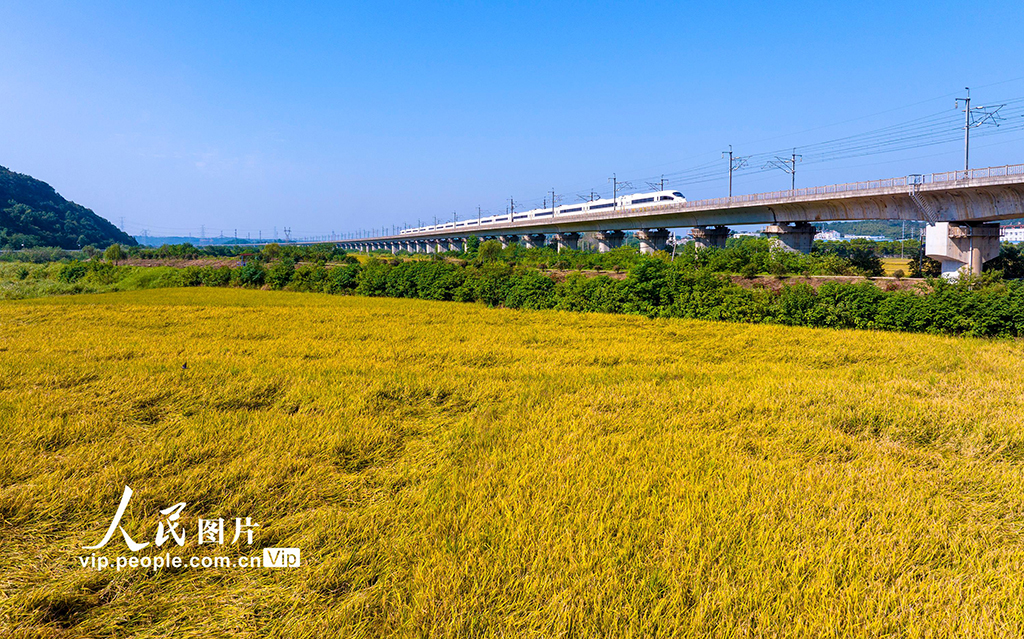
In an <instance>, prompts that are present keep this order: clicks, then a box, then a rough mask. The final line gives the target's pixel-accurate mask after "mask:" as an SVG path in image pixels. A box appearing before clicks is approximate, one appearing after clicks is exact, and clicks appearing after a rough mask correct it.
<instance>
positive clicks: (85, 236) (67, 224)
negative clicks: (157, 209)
mask: <svg viewBox="0 0 1024 639" xmlns="http://www.w3.org/2000/svg"><path fill="white" fill-rule="evenodd" d="M115 242H119V243H121V244H124V245H129V246H133V245H135V244H136V242H135V239H134V238H132V237H131V236H130V235H128V234H127V233H125V232H123V231H121V230H120V229H118V228H117V227H116V226H114V225H113V224H111V223H110V222H108V221H107V220H105V219H103V218H102V217H100V216H98V215H96V214H95V213H93V212H92V211H91V210H89V209H87V208H85V207H84V206H81V205H80V204H75V203H74V202H69V201H68V200H65V199H64V198H62V197H61V196H60V194H58V193H57V192H56V191H54V190H53V187H52V186H50V185H49V184H47V183H46V182H41V181H39V180H37V179H35V178H33V177H30V176H28V175H22V174H21V173H15V172H14V171H11V170H9V169H7V168H5V167H2V166H0V248H3V249H19V248H22V247H23V246H24V247H25V248H29V247H34V246H59V247H61V248H64V249H77V248H81V247H83V246H86V245H87V244H92V245H93V246H96V247H100V248H102V247H105V246H108V245H110V244H113V243H115Z"/></svg>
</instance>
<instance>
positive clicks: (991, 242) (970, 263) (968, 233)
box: [924, 222, 999, 279]
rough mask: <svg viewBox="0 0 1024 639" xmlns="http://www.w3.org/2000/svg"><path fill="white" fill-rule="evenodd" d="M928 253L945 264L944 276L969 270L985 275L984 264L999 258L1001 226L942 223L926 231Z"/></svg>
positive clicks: (951, 277) (950, 277) (974, 273)
mask: <svg viewBox="0 0 1024 639" xmlns="http://www.w3.org/2000/svg"><path fill="white" fill-rule="evenodd" d="M924 233H925V236H924V237H925V245H924V246H925V249H924V253H925V255H927V256H928V257H930V258H932V259H933V260H938V261H939V262H941V263H942V277H944V278H946V279H956V278H957V277H959V275H960V273H961V272H963V271H966V272H967V273H971V274H973V275H981V267H982V265H983V264H984V263H985V262H987V261H989V260H991V259H995V258H997V257H999V223H998V222H995V223H988V224H985V223H974V224H967V223H957V222H938V223H936V224H929V225H928V226H927V227H926V228H925V231H924Z"/></svg>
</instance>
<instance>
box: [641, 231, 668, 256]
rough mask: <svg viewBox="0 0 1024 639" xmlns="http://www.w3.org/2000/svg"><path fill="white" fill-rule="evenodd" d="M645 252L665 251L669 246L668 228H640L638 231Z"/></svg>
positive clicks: (642, 249) (642, 250) (642, 251)
mask: <svg viewBox="0 0 1024 639" xmlns="http://www.w3.org/2000/svg"><path fill="white" fill-rule="evenodd" d="M636 236H637V238H638V239H639V240H640V252H641V253H643V254H645V255H646V254H650V253H654V252H655V251H664V250H665V249H667V248H668V229H640V230H639V231H637V233H636Z"/></svg>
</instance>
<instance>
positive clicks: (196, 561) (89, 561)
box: [78, 486, 300, 571]
mask: <svg viewBox="0 0 1024 639" xmlns="http://www.w3.org/2000/svg"><path fill="white" fill-rule="evenodd" d="M133 494H134V493H133V491H132V489H131V488H130V487H128V486H125V487H124V492H123V493H122V494H121V502H120V504H118V506H117V511H116V512H115V513H114V517H113V519H112V520H111V522H110V526H109V527H108V528H107V532H106V534H105V535H104V536H103V538H102V539H101V540H100V541H99V543H97V544H95V545H92V546H82V548H83V549H84V550H99V549H101V548H104V547H105V546H107V544H109V543H110V541H111V540H112V539H113V538H114V536H115V535H116V534H117V533H118V532H120V533H121V536H122V537H123V538H124V542H125V544H126V545H127V546H128V550H130V551H131V552H132V553H139V552H140V551H143V550H144V549H146V548H162V547H164V545H165V544H167V547H166V549H165V550H167V551H168V552H164V553H163V554H157V555H151V554H144V555H138V554H132V555H128V556H125V555H120V556H115V557H113V558H111V557H108V556H105V555H98V554H97V553H92V554H91V555H89V556H80V557H78V561H79V563H81V564H82V567H83V568H85V567H92V568H95V569H96V570H104V569H106V568H108V567H110V566H113V567H114V568H115V569H116V570H118V571H120V570H122V569H124V568H136V567H142V568H152V569H153V570H159V569H161V568H183V567H189V568H230V567H238V568H260V567H267V568H294V567H297V566H299V565H300V559H299V555H300V552H299V549H298V548H264V549H263V552H262V554H259V555H253V556H246V555H242V556H238V557H230V556H225V555H209V554H206V555H197V556H192V557H183V556H180V555H172V554H171V553H170V552H169V550H170V549H172V548H173V546H174V545H177V546H179V547H184V546H185V545H186V541H187V540H188V539H189V538H190V537H191V538H192V539H194V540H195V545H196V547H201V546H205V547H206V548H211V547H212V546H223V545H224V544H225V539H230V542H229V543H231V544H239V543H244V544H245V545H246V546H252V545H253V534H254V532H255V531H256V530H257V529H258V528H259V527H260V524H258V523H256V522H254V521H253V520H252V517H233V518H230V517H229V518H226V519H225V518H224V517H217V518H204V517H197V518H196V520H195V523H194V527H193V526H192V525H187V522H186V520H185V518H183V516H182V515H183V512H184V510H185V507H186V506H187V505H188V504H187V503H186V502H178V503H175V504H172V505H171V506H168V507H166V508H163V509H161V510H160V514H161V515H162V516H163V519H161V520H160V521H159V522H158V523H157V526H156V534H155V535H154V537H153V540H152V541H136V539H135V538H133V537H132V536H131V535H130V534H129V533H128V531H127V530H125V528H124V526H122V525H121V520H122V519H123V518H124V515H125V511H126V510H127V509H128V503H129V502H130V501H131V498H132V495H133ZM232 520H233V524H232ZM172 540H173V542H174V544H168V542H169V541H172Z"/></svg>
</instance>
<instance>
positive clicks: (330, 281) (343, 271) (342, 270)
mask: <svg viewBox="0 0 1024 639" xmlns="http://www.w3.org/2000/svg"><path fill="white" fill-rule="evenodd" d="M359 271H360V268H359V263H358V262H357V263H355V264H345V265H343V266H335V267H334V268H332V269H330V270H329V271H327V281H326V282H325V283H324V290H325V291H326V292H327V293H335V294H337V293H344V292H348V291H351V290H353V289H355V287H356V284H358V282H359Z"/></svg>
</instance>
